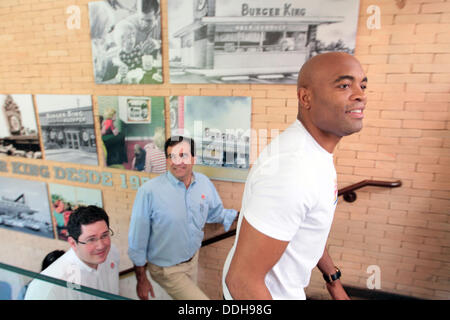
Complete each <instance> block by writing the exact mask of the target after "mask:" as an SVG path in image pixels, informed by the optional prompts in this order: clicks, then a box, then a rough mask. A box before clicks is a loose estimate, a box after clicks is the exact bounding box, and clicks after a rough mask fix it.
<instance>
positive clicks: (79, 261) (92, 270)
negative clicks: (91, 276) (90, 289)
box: [70, 248, 100, 272]
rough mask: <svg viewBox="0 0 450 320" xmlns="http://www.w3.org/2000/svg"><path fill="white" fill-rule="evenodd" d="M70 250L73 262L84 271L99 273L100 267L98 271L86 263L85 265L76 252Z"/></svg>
mask: <svg viewBox="0 0 450 320" xmlns="http://www.w3.org/2000/svg"><path fill="white" fill-rule="evenodd" d="M70 250H71V251H72V259H73V261H74V262H75V263H76V264H77V265H78V266H79V267H80V268H81V269H82V270H84V271H87V272H97V270H98V268H99V266H100V265H98V266H97V270H96V269H94V268H91V267H89V266H88V265H87V264H86V263H84V262H83V261H82V260H81V259H80V258H79V257H78V255H77V254H76V252H75V251H74V250H73V249H72V248H70Z"/></svg>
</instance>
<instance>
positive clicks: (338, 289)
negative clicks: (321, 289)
mask: <svg viewBox="0 0 450 320" xmlns="http://www.w3.org/2000/svg"><path fill="white" fill-rule="evenodd" d="M327 290H328V292H329V293H330V296H331V297H332V298H333V300H350V297H349V296H348V295H347V292H345V290H344V287H343V286H342V283H341V281H340V280H336V281H333V282H332V283H327Z"/></svg>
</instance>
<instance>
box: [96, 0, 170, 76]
mask: <svg viewBox="0 0 450 320" xmlns="http://www.w3.org/2000/svg"><path fill="white" fill-rule="evenodd" d="M89 21H90V28H91V43H92V59H93V61H92V62H93V67H94V75H95V82H96V83H98V84H132V83H133V84H161V83H162V81H163V78H162V59H161V9H160V3H159V1H158V0H114V1H96V2H90V3H89Z"/></svg>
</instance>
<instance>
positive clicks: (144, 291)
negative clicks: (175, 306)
mask: <svg viewBox="0 0 450 320" xmlns="http://www.w3.org/2000/svg"><path fill="white" fill-rule="evenodd" d="M136 292H137V295H138V297H139V299H141V300H148V293H149V292H150V295H151V296H152V298H154V297H155V292H154V291H153V286H152V284H151V283H150V281H149V280H148V279H147V277H146V278H145V279H141V280H140V281H138V282H137V285H136Z"/></svg>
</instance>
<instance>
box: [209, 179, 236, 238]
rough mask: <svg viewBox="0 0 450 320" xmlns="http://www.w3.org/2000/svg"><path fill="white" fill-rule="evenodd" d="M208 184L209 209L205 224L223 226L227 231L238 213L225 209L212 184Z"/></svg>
mask: <svg viewBox="0 0 450 320" xmlns="http://www.w3.org/2000/svg"><path fill="white" fill-rule="evenodd" d="M208 184H209V188H210V192H209V193H208V194H209V196H210V197H211V199H209V200H210V202H209V205H210V207H209V211H208V216H207V218H206V223H221V224H223V227H224V229H225V231H228V230H230V227H231V225H232V224H233V222H234V221H235V219H236V217H237V215H238V212H237V211H236V210H234V209H225V208H224V207H223V203H222V200H221V199H220V196H219V194H218V193H217V190H216V188H215V187H214V184H213V183H212V182H211V181H208Z"/></svg>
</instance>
